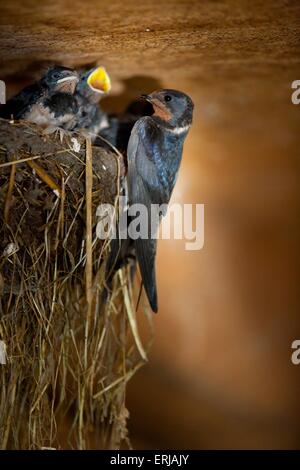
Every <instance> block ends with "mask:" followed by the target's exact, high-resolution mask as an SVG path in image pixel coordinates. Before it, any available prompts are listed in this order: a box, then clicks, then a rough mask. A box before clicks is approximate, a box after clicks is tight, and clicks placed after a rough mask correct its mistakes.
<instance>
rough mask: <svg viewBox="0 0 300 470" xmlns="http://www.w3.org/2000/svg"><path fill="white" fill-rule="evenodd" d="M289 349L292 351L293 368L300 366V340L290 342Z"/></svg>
mask: <svg viewBox="0 0 300 470" xmlns="http://www.w3.org/2000/svg"><path fill="white" fill-rule="evenodd" d="M291 348H292V349H294V351H293V353H292V355H291V361H292V363H293V364H294V366H298V365H299V364H300V339H295V340H294V341H293V342H292V346H291Z"/></svg>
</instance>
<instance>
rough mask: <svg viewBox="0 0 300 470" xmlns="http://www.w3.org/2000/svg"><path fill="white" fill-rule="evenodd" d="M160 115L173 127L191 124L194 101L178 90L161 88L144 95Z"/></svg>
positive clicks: (156, 113) (155, 114) (156, 114)
mask: <svg viewBox="0 0 300 470" xmlns="http://www.w3.org/2000/svg"><path fill="white" fill-rule="evenodd" d="M142 98H143V99H146V100H147V101H149V103H151V104H152V106H153V109H154V116H157V117H159V118H160V119H161V120H162V121H164V122H166V123H167V124H168V125H169V126H172V127H183V126H190V125H191V123H192V119H193V109H194V103H193V101H192V100H191V98H190V97H189V96H188V95H186V94H185V93H183V92H181V91H177V90H159V91H154V92H153V93H151V94H150V95H142Z"/></svg>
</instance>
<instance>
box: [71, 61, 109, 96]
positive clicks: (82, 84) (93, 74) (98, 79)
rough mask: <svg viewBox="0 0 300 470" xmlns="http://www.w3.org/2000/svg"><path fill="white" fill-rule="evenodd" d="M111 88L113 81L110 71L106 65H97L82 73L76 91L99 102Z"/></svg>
mask: <svg viewBox="0 0 300 470" xmlns="http://www.w3.org/2000/svg"><path fill="white" fill-rule="evenodd" d="M110 90H111V83H110V78H109V75H108V73H107V72H106V70H105V68H104V67H97V68H93V69H91V70H87V71H86V72H83V73H82V74H81V75H80V80H79V83H78V85H77V88H76V93H79V94H80V95H81V96H84V97H85V98H87V99H88V100H89V101H92V102H97V101H100V99H101V98H102V97H103V96H104V95H107V94H108V93H109V92H110Z"/></svg>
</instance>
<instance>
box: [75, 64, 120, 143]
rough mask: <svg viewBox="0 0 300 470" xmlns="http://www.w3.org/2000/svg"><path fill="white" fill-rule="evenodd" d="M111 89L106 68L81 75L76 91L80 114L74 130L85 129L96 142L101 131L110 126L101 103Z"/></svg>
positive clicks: (78, 113) (77, 116)
mask: <svg viewBox="0 0 300 470" xmlns="http://www.w3.org/2000/svg"><path fill="white" fill-rule="evenodd" d="M110 89H111V83H110V78H109V75H108V73H107V72H106V70H105V68H104V67H97V68H94V69H91V70H88V71H85V72H83V73H82V74H81V75H80V80H79V82H78V84H77V86H76V91H75V98H76V101H77V104H78V112H77V115H76V120H75V125H74V126H73V128H72V130H77V129H85V130H86V131H87V132H88V133H89V134H90V136H91V137H92V140H94V139H95V138H96V136H97V134H98V133H99V132H100V130H101V129H104V128H106V127H107V126H108V125H109V124H108V118H107V115H106V113H104V112H103V111H102V110H101V108H100V106H99V102H100V100H101V99H102V98H103V97H104V96H105V95H106V94H107V93H109V91H110Z"/></svg>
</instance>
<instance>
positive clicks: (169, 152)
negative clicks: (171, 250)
mask: <svg viewBox="0 0 300 470" xmlns="http://www.w3.org/2000/svg"><path fill="white" fill-rule="evenodd" d="M143 98H144V99H146V100H147V101H148V102H150V103H151V104H152V106H153V108H154V114H153V115H152V116H145V117H142V118H141V119H139V120H138V121H137V122H136V123H135V125H134V127H133V129H132V132H131V136H130V139H129V143H128V149H127V159H128V176H127V184H128V200H129V205H132V204H136V203H139V204H143V205H144V206H145V207H146V208H147V213H148V220H146V221H145V223H148V237H147V239H142V238H138V239H136V240H134V247H135V252H136V257H137V261H138V263H139V267H140V271H141V275H142V280H143V284H144V288H145V291H146V294H147V297H148V300H149V303H150V305H151V308H152V310H153V311H154V312H157V310H158V303H157V289H156V276H155V257H156V245H157V240H156V238H155V237H154V238H151V234H153V233H156V232H157V230H158V228H159V221H160V218H161V215H165V214H164V213H163V214H160V215H159V216H158V219H157V222H156V226H155V227H154V230H153V231H151V205H153V204H159V205H161V204H168V203H169V201H170V198H171V194H172V191H173V189H174V186H175V182H176V178H177V174H178V170H179V166H180V162H181V158H182V150H183V143H184V140H185V138H186V136H187V134H188V131H189V128H190V126H191V124H192V117H193V107H194V105H193V102H192V100H191V98H190V97H189V96H187V95H186V94H185V93H182V92H180V91H176V90H161V91H157V92H153V93H151V94H150V95H143ZM152 228H153V227H152Z"/></svg>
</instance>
